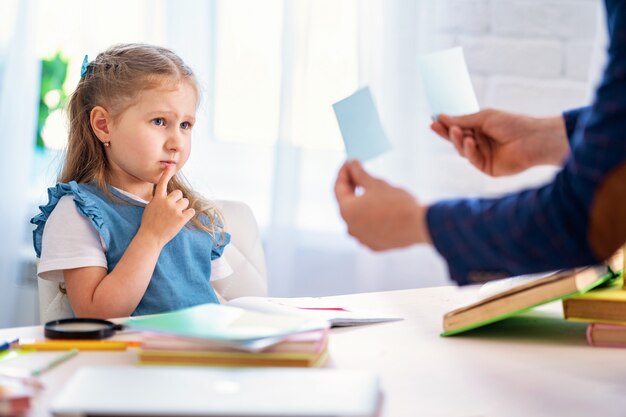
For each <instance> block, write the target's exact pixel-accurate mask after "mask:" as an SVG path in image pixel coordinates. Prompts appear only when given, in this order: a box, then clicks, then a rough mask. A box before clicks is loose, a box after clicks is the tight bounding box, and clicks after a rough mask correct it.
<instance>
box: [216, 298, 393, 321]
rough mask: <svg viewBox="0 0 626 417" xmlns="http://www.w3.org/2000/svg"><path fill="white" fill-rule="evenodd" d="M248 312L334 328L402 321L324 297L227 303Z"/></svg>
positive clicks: (239, 299)
mask: <svg viewBox="0 0 626 417" xmlns="http://www.w3.org/2000/svg"><path fill="white" fill-rule="evenodd" d="M226 304H227V305H229V306H235V307H239V308H243V309H246V310H252V311H258V312H261V313H270V314H288V315H296V316H300V317H307V318H310V319H317V320H325V321H327V322H328V323H329V324H330V325H331V326H332V327H340V326H356V325H360V324H370V323H381V322H386V321H396V320H402V317H398V316H392V315H389V314H381V313H377V312H374V311H369V310H368V311H365V310H355V309H353V308H349V307H346V306H342V305H339V304H337V303H334V302H332V301H328V300H325V299H323V298H315V297H300V298H277V297H274V298H272V297H239V298H235V299H232V300H230V301H228V302H227V303H226Z"/></svg>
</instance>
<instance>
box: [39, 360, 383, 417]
mask: <svg viewBox="0 0 626 417" xmlns="http://www.w3.org/2000/svg"><path fill="white" fill-rule="evenodd" d="M379 399H380V394H379V383H378V378H377V377H376V375H374V374H372V373H371V372H367V371H357V370H338V369H308V368H197V367H174V366H163V367H161V366H154V367H128V366H126V367H123V366H118V367H114V366H107V367H97V366H93V367H84V368H81V369H79V370H78V371H77V372H76V373H75V374H74V375H73V376H72V378H70V380H69V381H68V382H67V383H66V384H65V386H64V387H63V388H62V389H61V392H60V393H59V395H58V396H57V397H56V398H55V399H54V401H53V402H52V406H51V412H52V414H53V415H55V416H58V417H69V416H72V417H78V416H159V417H165V416H194V417H196V416H238V417H244V416H246V417H247V416H250V417H251V416H266V417H268V416H276V417H286V416H291V417H330V416H346V417H368V416H374V415H376V413H377V412H378V403H379Z"/></svg>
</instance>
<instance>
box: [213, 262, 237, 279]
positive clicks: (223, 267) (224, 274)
mask: <svg viewBox="0 0 626 417" xmlns="http://www.w3.org/2000/svg"><path fill="white" fill-rule="evenodd" d="M232 274H233V268H232V267H231V266H230V264H229V263H228V261H227V260H226V258H225V257H224V256H220V257H219V258H217V259H214V260H212V261H211V281H217V280H220V279H224V278H228V277H229V276H231V275H232Z"/></svg>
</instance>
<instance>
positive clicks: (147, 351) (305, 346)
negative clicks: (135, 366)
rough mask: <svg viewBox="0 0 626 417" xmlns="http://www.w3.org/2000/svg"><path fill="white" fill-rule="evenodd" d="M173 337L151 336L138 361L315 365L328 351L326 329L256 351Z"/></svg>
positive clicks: (283, 365) (217, 364)
mask: <svg viewBox="0 0 626 417" xmlns="http://www.w3.org/2000/svg"><path fill="white" fill-rule="evenodd" d="M179 342H180V344H179V345H178V346H179V347H180V348H178V349H177V348H175V346H176V344H177V343H176V341H174V340H168V339H162V340H161V341H159V340H157V339H152V340H150V341H148V342H146V343H145V344H144V347H143V348H142V349H140V350H139V351H138V355H139V363H140V364H142V365H192V366H246V367H248V366H250V367H251V366H271V367H319V366H322V365H323V364H324V362H325V361H326V358H327V354H328V329H325V330H319V331H315V332H310V333H308V334H300V335H295V336H292V337H290V338H289V339H287V340H285V341H282V342H280V343H278V344H275V345H273V346H271V347H269V348H267V349H265V350H263V351H260V352H245V351H242V350H237V349H236V348H232V347H228V346H224V345H222V346H220V345H215V344H213V345H207V344H206V343H202V342H200V343H197V344H196V343H193V342H192V341H190V340H189V339H186V340H180V341H179Z"/></svg>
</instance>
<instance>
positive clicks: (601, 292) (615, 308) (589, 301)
mask: <svg viewBox="0 0 626 417" xmlns="http://www.w3.org/2000/svg"><path fill="white" fill-rule="evenodd" d="M622 283H623V279H620V280H617V281H615V282H614V283H613V284H612V285H609V286H607V287H599V288H596V289H594V290H593V291H589V292H587V293H585V294H582V295H579V296H576V297H572V298H568V299H566V300H563V315H564V316H565V318H566V319H568V320H576V321H588V322H596V323H613V324H626V289H624V288H623V285H622Z"/></svg>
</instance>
